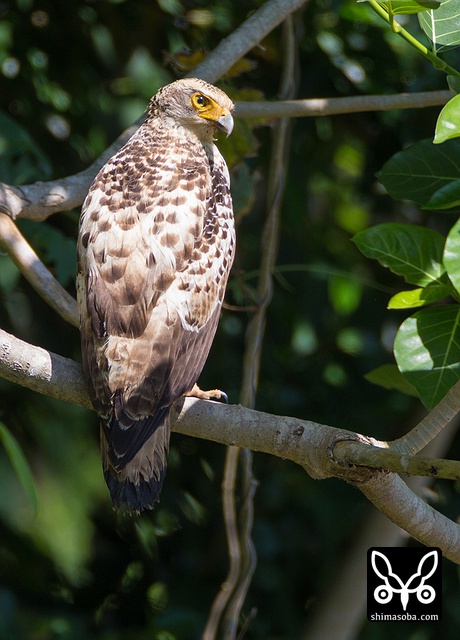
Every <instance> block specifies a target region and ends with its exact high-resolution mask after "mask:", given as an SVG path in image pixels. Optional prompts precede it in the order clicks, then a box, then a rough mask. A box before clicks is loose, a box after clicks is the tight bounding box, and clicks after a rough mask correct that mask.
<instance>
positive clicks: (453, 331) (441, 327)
mask: <svg viewBox="0 0 460 640" xmlns="http://www.w3.org/2000/svg"><path fill="white" fill-rule="evenodd" d="M394 353H395V358H396V362H397V364H398V367H399V369H400V371H401V372H402V373H403V375H404V377H405V378H406V380H407V381H408V382H409V383H411V384H412V385H413V386H414V387H415V388H416V389H417V391H418V393H419V395H420V398H421V400H422V402H423V403H424V404H425V406H426V407H428V409H432V408H433V407H434V406H435V405H436V404H437V403H438V402H439V401H440V400H441V399H442V398H443V397H444V396H445V394H446V393H447V392H448V391H449V389H450V388H451V387H452V386H453V385H454V384H455V383H456V382H457V380H458V379H459V378H460V307H459V306H458V305H444V306H436V307H427V308H426V309H421V310H420V311H417V313H415V314H414V315H413V316H411V317H410V318H408V319H407V320H405V321H404V322H403V324H402V325H401V327H400V328H399V330H398V333H397V334H396V338H395V345H394Z"/></svg>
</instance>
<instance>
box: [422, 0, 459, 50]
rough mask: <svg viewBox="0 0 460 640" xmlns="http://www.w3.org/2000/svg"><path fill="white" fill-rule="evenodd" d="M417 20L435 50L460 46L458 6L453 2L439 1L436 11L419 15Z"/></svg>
mask: <svg viewBox="0 0 460 640" xmlns="http://www.w3.org/2000/svg"><path fill="white" fill-rule="evenodd" d="M418 19H419V22H420V26H421V27H422V29H423V31H424V32H425V34H426V36H427V38H429V40H431V42H432V43H433V44H434V45H435V47H436V48H437V49H439V48H445V47H458V45H460V5H459V3H458V2H455V0H441V2H440V7H439V8H438V9H436V10H435V11H429V12H424V13H421V14H420V15H419V17H418Z"/></svg>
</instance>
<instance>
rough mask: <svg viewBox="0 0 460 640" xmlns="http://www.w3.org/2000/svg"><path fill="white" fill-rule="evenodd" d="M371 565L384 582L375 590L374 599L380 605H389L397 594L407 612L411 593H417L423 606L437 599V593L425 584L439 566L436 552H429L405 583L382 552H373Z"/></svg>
mask: <svg viewBox="0 0 460 640" xmlns="http://www.w3.org/2000/svg"><path fill="white" fill-rule="evenodd" d="M371 565H372V569H373V570H374V572H375V573H376V575H378V576H379V578H381V579H382V580H383V584H380V585H379V586H378V587H376V589H375V590H374V598H375V600H376V602H378V603H379V604H387V603H388V602H390V600H391V599H392V598H393V596H394V595H395V594H399V597H400V598H401V604H402V607H403V610H404V611H406V608H407V603H408V602H409V596H410V594H411V593H415V594H416V595H417V599H418V601H419V602H420V603H422V604H430V603H431V602H433V600H434V599H435V597H436V591H435V590H434V588H433V587H432V586H431V585H429V584H425V583H426V581H427V580H428V579H429V578H430V577H431V576H432V575H433V573H434V572H435V571H436V568H437V566H438V554H437V553H436V551H428V553H426V554H425V555H424V556H423V558H422V559H421V560H420V562H419V565H418V567H417V571H416V572H415V573H414V574H413V575H412V576H411V577H410V578H409V580H407V582H405V583H404V582H403V581H402V580H401V578H400V577H399V576H398V575H397V574H396V573H395V572H394V571H393V569H392V566H391V563H390V561H389V560H388V558H387V557H386V556H385V555H384V554H383V553H381V552H380V551H375V550H373V551H372V555H371Z"/></svg>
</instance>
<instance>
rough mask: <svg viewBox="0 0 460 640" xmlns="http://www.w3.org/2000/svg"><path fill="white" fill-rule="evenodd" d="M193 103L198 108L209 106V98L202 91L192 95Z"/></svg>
mask: <svg viewBox="0 0 460 640" xmlns="http://www.w3.org/2000/svg"><path fill="white" fill-rule="evenodd" d="M192 104H193V106H194V107H196V108H197V109H202V108H203V107H207V106H208V104H209V100H208V98H206V96H204V95H203V94H202V93H194V94H193V96H192Z"/></svg>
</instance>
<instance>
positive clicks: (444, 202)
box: [423, 180, 460, 211]
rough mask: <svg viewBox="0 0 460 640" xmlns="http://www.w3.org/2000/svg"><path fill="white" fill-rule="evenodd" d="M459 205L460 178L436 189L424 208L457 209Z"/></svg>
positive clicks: (436, 209)
mask: <svg viewBox="0 0 460 640" xmlns="http://www.w3.org/2000/svg"><path fill="white" fill-rule="evenodd" d="M459 206H460V180H454V181H453V182H449V184H446V185H445V186H444V187H441V189H438V190H437V191H435V192H434V193H433V195H432V196H431V198H430V199H429V200H428V202H427V203H426V204H425V205H424V206H423V208H424V209H429V210H434V211H444V210H446V209H455V208H458V207H459Z"/></svg>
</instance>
